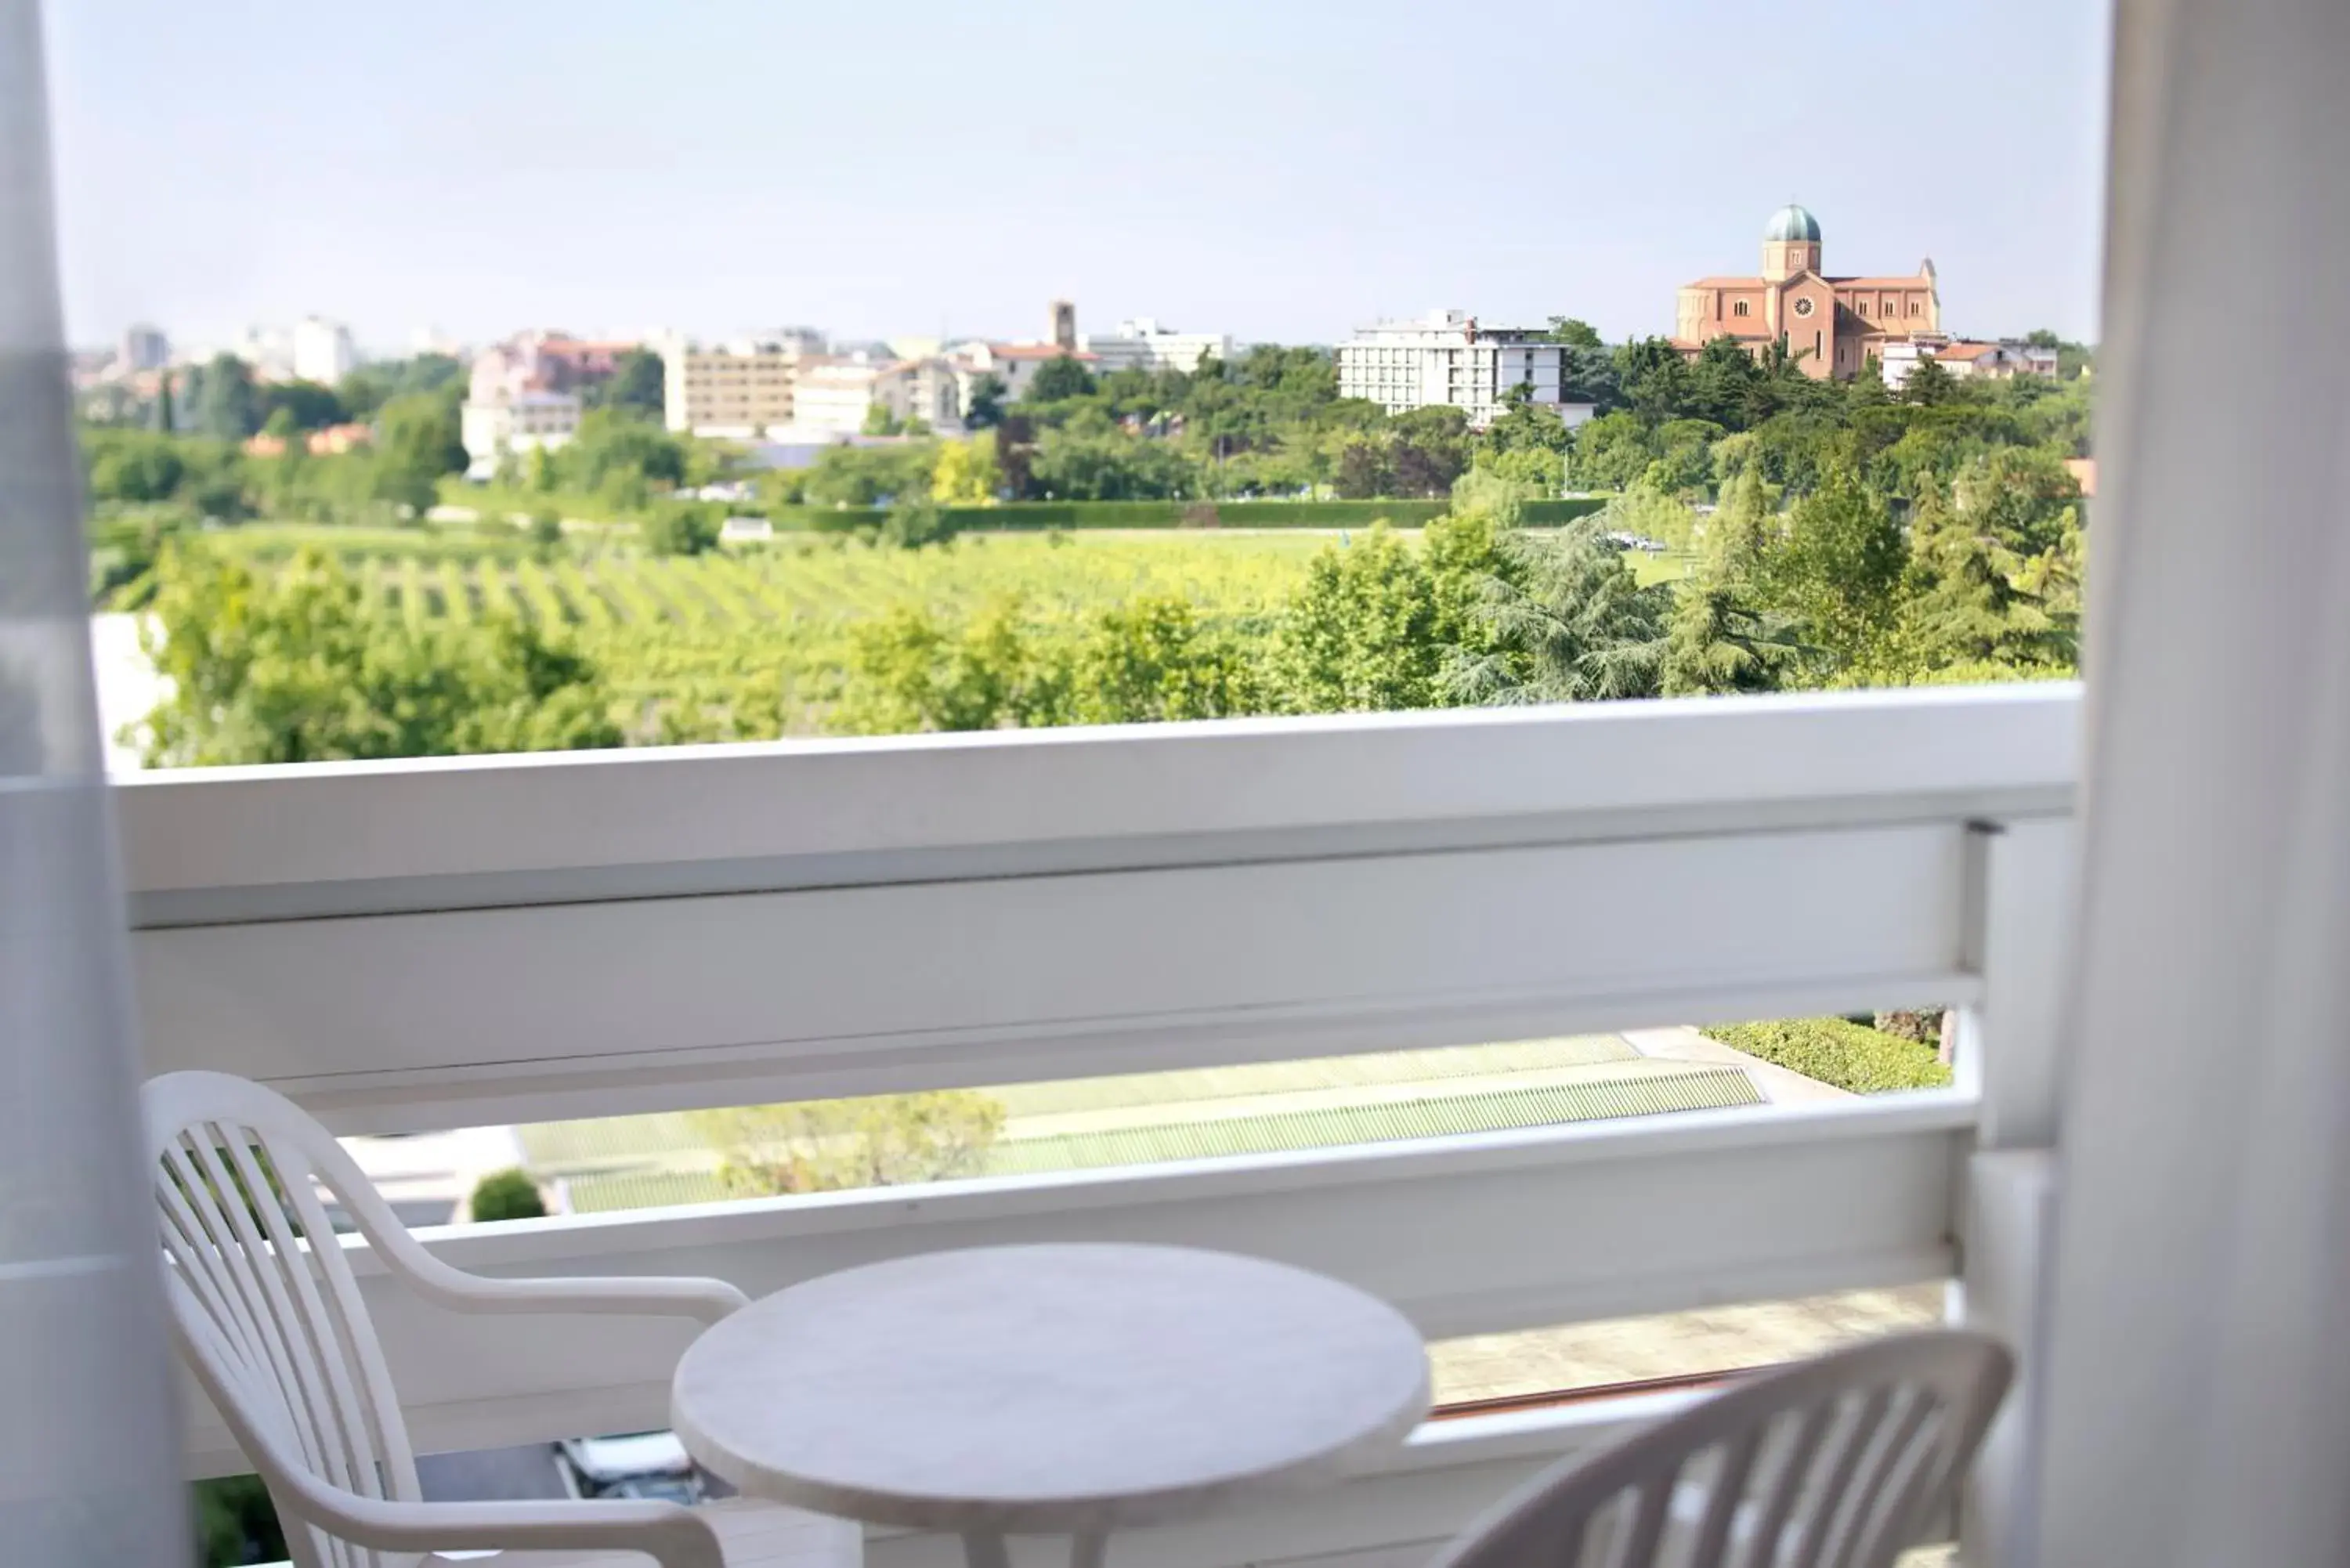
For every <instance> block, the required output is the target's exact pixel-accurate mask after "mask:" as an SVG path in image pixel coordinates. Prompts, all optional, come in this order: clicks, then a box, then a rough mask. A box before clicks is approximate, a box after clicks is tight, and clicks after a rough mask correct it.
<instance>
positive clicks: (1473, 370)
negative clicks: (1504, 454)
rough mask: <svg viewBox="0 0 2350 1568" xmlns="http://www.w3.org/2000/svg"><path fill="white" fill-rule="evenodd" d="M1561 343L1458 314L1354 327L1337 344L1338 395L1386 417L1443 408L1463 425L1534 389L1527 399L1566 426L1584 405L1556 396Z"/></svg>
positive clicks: (1483, 419) (1485, 419)
mask: <svg viewBox="0 0 2350 1568" xmlns="http://www.w3.org/2000/svg"><path fill="white" fill-rule="evenodd" d="M1563 354H1564V350H1563V348H1561V346H1560V345H1558V344H1556V343H1554V342H1552V341H1551V340H1550V339H1549V337H1547V336H1546V335H1545V334H1544V333H1542V332H1540V331H1538V330H1535V329H1534V328H1531V327H1480V326H1478V325H1477V318H1476V317H1473V316H1471V315H1469V314H1468V313H1467V312H1465V311H1460V310H1435V311H1430V313H1429V314H1428V315H1426V316H1424V317H1419V319H1418V320H1413V321H1382V322H1380V323H1378V325H1377V326H1375V327H1360V328H1357V331H1356V333H1355V335H1354V336H1353V337H1350V338H1348V339H1347V341H1346V342H1344V343H1341V344H1339V345H1338V395H1339V396H1340V397H1342V398H1362V399H1364V400H1367V401H1370V402H1374V403H1377V404H1378V405H1379V406H1380V407H1382V408H1384V409H1386V410H1387V411H1388V412H1389V413H1391V414H1399V413H1402V412H1403V411H1404V410H1407V409H1419V408H1426V407H1428V406H1430V405H1431V404H1435V405H1443V404H1447V403H1450V404H1451V405H1453V406H1454V407H1457V408H1461V409H1465V410H1468V413H1469V422H1470V423H1471V424H1472V425H1477V426H1483V425H1487V424H1491V423H1492V421H1493V418H1494V416H1495V415H1497V414H1499V413H1500V412H1501V411H1502V410H1503V407H1504V406H1505V403H1504V399H1505V397H1506V396H1507V394H1508V392H1509V390H1510V389H1512V388H1513V387H1517V386H1521V385H1523V386H1527V387H1530V388H1532V389H1533V392H1534V401H1535V402H1537V403H1541V404H1543V405H1544V406H1546V407H1549V408H1554V409H1556V410H1558V412H1559V414H1560V416H1561V417H1562V418H1564V419H1565V421H1566V422H1567V423H1568V424H1569V425H1570V426H1573V425H1579V424H1581V423H1582V422H1583V421H1586V420H1587V419H1589V418H1590V417H1591V414H1592V405H1590V404H1589V403H1570V402H1563V401H1561V400H1560V398H1559V387H1560V379H1561V374H1560V373H1561V359H1562V356H1563Z"/></svg>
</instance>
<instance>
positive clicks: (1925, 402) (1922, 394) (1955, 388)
mask: <svg viewBox="0 0 2350 1568" xmlns="http://www.w3.org/2000/svg"><path fill="white" fill-rule="evenodd" d="M1958 395H1959V384H1958V382H1957V381H1956V380H1955V379H1952V378H1951V375H1950V372H1949V371H1948V370H1946V369H1942V366H1941V362H1940V361H1939V360H1936V359H1920V360H1918V362H1917V363H1916V364H1915V365H1912V366H1911V367H1909V374H1908V378H1907V379H1904V380H1903V381H1902V383H1901V400H1902V401H1903V402H1905V403H1914V404H1916V405H1917V406H1918V407H1919V408H1926V409H1930V408H1935V407H1937V406H1939V405H1940V404H1943V403H1947V402H1950V400H1952V399H1954V398H1956V397H1957V396H1958Z"/></svg>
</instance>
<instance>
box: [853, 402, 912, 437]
mask: <svg viewBox="0 0 2350 1568" xmlns="http://www.w3.org/2000/svg"><path fill="white" fill-rule="evenodd" d="M905 428H906V426H905V424H904V422H903V421H900V420H899V418H898V416H897V415H895V414H893V413H891V412H890V411H889V404H887V403H868V404H867V405H866V407H865V420H864V422H863V423H862V424H860V425H859V426H858V434H859V435H869V436H893V435H898V434H900V433H901V432H903V431H904V430H905Z"/></svg>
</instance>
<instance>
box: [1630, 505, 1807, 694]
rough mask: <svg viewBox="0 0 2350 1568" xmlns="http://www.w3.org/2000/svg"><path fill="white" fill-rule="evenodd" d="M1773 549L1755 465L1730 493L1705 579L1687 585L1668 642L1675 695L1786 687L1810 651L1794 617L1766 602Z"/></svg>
mask: <svg viewBox="0 0 2350 1568" xmlns="http://www.w3.org/2000/svg"><path fill="white" fill-rule="evenodd" d="M1771 544H1772V535H1771V518H1770V514H1769V511H1768V509H1767V505H1766V503H1765V500H1764V497H1763V476H1762V475H1761V474H1760V473H1758V472H1756V471H1755V470H1754V469H1753V468H1752V467H1751V466H1750V467H1748V468H1747V469H1746V470H1745V471H1744V472H1741V473H1740V474H1739V475H1738V477H1737V478H1735V479H1733V480H1732V481H1731V483H1730V484H1729V486H1728V487H1727V488H1726V489H1725V490H1724V491H1723V492H1722V497H1721V507H1720V508H1719V509H1718V510H1717V511H1716V512H1715V513H1714V514H1713V519H1712V522H1711V524H1709V525H1708V527H1707V529H1706V535H1705V555H1704V558H1703V560H1702V562H1701V564H1700V566H1699V569H1698V573H1697V575H1696V576H1693V577H1691V578H1690V580H1689V581H1687V582H1685V583H1683V584H1682V585H1681V587H1680V591H1679V597H1678V598H1677V599H1676V601H1675V603H1674V606H1673V613H1672V618H1671V620H1670V622H1669V625H1668V628H1667V631H1666V639H1665V657H1664V669H1663V686H1664V693H1665V695H1666V696H1668V697H1683V696H1695V695H1700V694H1705V693H1714V692H1727V691H1775V690H1777V689H1778V687H1779V685H1780V684H1781V682H1782V680H1783V679H1784V677H1785V675H1786V674H1787V672H1789V671H1790V670H1793V669H1794V666H1795V665H1796V663H1797V662H1798V660H1799V659H1800V658H1801V656H1802V653H1803V648H1802V645H1801V643H1800V642H1799V641H1798V640H1797V639H1796V637H1795V632H1794V621H1793V620H1792V618H1789V617H1787V616H1785V615H1782V614H1780V613H1778V612H1776V611H1774V610H1772V609H1769V608H1767V607H1764V606H1763V604H1762V603H1761V594H1760V589H1759V581H1760V578H1761V576H1762V573H1763V566H1764V562H1765V557H1766V554H1767V552H1768V550H1769V548H1770V546H1771Z"/></svg>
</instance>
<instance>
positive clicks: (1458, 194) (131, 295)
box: [48, 0, 2106, 348]
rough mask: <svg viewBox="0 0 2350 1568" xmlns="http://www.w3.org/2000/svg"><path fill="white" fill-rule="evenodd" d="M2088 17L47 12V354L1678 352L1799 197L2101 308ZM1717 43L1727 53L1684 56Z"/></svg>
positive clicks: (1654, 11)
mask: <svg viewBox="0 0 2350 1568" xmlns="http://www.w3.org/2000/svg"><path fill="white" fill-rule="evenodd" d="M48 23H49V35H50V53H51V58H52V67H51V82H52V101H53V111H54V116H55V123H56V139H57V160H58V176H59V178H58V187H59V197H58V201H59V206H60V218H61V224H60V227H61V231H62V233H61V244H62V246H63V250H64V266H65V279H66V306H67V317H68V327H69V329H70V331H71V333H72V335H73V337H74V339H75V341H77V342H80V343H93V342H101V341H106V340H108V339H110V338H111V337H113V335H114V334H115V333H117V332H118V331H120V328H121V327H122V326H123V325H124V324H125V323H126V322H128V321H130V320H132V319H134V318H146V319H151V320H154V321H156V322H157V323H159V324H160V325H161V326H163V327H165V328H166V330H168V331H170V332H171V333H172V335H173V336H174V337H175V338H179V339H182V340H184V341H192V342H208V341H216V340H219V339H223V338H225V337H229V336H231V335H233V334H234V332H235V331H237V330H238V329H239V328H240V327H243V326H244V325H245V324H246V323H248V322H278V323H283V322H289V321H291V320H292V319H294V318H296V317H300V316H302V315H304V314H306V313H309V312H317V313H319V314H323V315H328V316H332V317H341V318H343V319H346V320H348V321H349V322H350V323H352V325H353V327H354V328H355V329H356V330H357V332H358V333H359V338H360V340H361V342H362V343H363V344H369V345H376V346H381V347H386V348H400V347H402V346H404V345H405V343H406V341H407V338H408V335H409V332H410V330H411V328H412V327H420V326H423V325H427V324H431V325H434V326H438V327H442V328H443V329H444V330H447V331H450V332H453V333H455V334H457V335H458V336H460V337H465V338H468V339H473V340H481V339H484V338H487V337H494V336H497V335H501V334H503V333H504V332H507V331H511V330H514V329H515V328H518V327H525V326H551V327H569V328H571V329H573V330H575V331H582V332H587V331H598V330H605V329H615V330H641V329H645V328H650V327H660V326H674V327H682V328H685V329H687V330H691V331H696V332H702V333H725V332H730V331H735V330H741V329H744V328H749V327H759V326H767V325H775V324H781V323H786V322H807V323H811V324H814V325H816V326H818V327H824V328H826V329H827V330H829V331H831V332H833V333H835V334H837V335H843V336H851V335H853V336H887V335H890V334H895V333H929V332H936V331H938V330H940V329H941V327H945V328H947V329H948V330H950V331H951V332H954V333H979V332H989V333H993V334H997V335H1000V336H1007V337H1033V336H1035V335H1038V334H1039V333H1041V332H1042V330H1043V328H1044V302H1045V300H1046V298H1048V297H1049V296H1055V295H1067V296H1071V297H1073V298H1075V299H1076V301H1077V302H1078V307H1079V319H1080V325H1081V326H1083V327H1089V328H1100V327H1107V326H1109V325H1111V324H1112V323H1113V322H1114V321H1115V320H1116V319H1117V318H1118V317H1123V316H1128V315H1138V314H1140V315H1151V316H1156V317H1159V319H1160V320H1161V321H1163V322H1167V323H1170V324H1173V325H1177V326H1180V327H1185V328H1187V329H1195V330H1223V331H1229V332H1232V333H1233V334H1235V335H1236V336H1238V337H1242V338H1243V339H1244V340H1255V339H1276V340H1282V341H1291V342H1328V341H1332V340H1334V339H1336V338H1337V337H1342V336H1343V335H1344V334H1345V333H1346V331H1347V329H1348V328H1349V327H1352V326H1354V325H1356V324H1357V323H1359V322H1363V321H1367V320H1370V319H1373V318H1376V317H1389V316H1401V315H1416V314H1418V313H1419V312H1421V311H1424V310H1427V309H1429V308H1430V307H1431V306H1445V305H1450V306H1462V307H1464V308H1468V309H1471V310H1474V311H1476V312H1478V313H1479V314H1480V315H1481V316H1482V317H1485V318H1487V319H1489V320H1495V321H1503V320H1510V321H1527V322H1532V323H1539V322H1540V320H1541V319H1542V318H1543V317H1545V316H1548V315H1552V314H1564V315H1578V316H1583V317H1588V318H1589V319H1590V320H1592V321H1593V322H1595V323H1596V325H1597V326H1599V327H1600V328H1601V329H1602V330H1603V331H1604V332H1606V333H1607V335H1608V336H1609V337H1611V338H1614V337H1621V336H1623V335H1625V334H1627V333H1634V332H1640V333H1646V332H1665V331H1669V330H1670V328H1671V326H1672V302H1673V288H1674V286H1676V285H1677V284H1679V283H1681V282H1683V281H1685V280H1686V279H1688V278H1690V277H1694V276H1697V275H1701V274H1705V273H1711V272H1745V271H1750V270H1752V268H1753V266H1754V265H1755V264H1756V261H1757V253H1758V250H1759V244H1760V236H1761V233H1762V228H1763V221H1764V219H1765V218H1766V217H1767V216H1768V215H1769V213H1771V211H1772V210H1773V208H1774V207H1776V206H1777V205H1778V204H1779V203H1780V202H1783V201H1785V200H1786V199H1787V198H1788V197H1789V196H1791V195H1792V196H1794V197H1797V198H1799V199H1801V200H1802V201H1803V202H1804V203H1805V204H1806V205H1807V206H1809V207H1810V208H1811V209H1812V210H1813V211H1814V213H1817V214H1818V215H1819V218H1820V222H1821V224H1822V227H1823V228H1824V230H1825V245H1826V264H1827V270H1828V271H1830V272H1889V271H1906V270H1908V269H1909V268H1910V267H1913V266H1915V265H1917V262H1918V258H1919V257H1920V256H1922V255H1929V254H1930V255H1931V256H1932V257H1933V258H1934V261H1935V264H1936V265H1937V267H1938V268H1939V271H1940V275H1941V278H1942V299H1943V306H1944V316H1945V323H1946V325H1948V326H1950V327H1954V328H1956V329H1958V330H1960V331H1967V332H1978V333H2000V332H2007V333H2020V332H2022V331H2024V330H2025V329H2027V328H2030V327H2038V326H2053V327H2057V328H2058V329H2059V330H2061V331H2063V332H2064V334H2065V335H2066V336H2068V337H2086V336H2090V335H2092V334H2094V332H2095V293H2096V265H2097V261H2096V249H2097V228H2098V222H2099V202H2100V194H2099V192H2100V182H2101V168H2100V164H2101V160H2102V146H2103V140H2104V119H2105V52H2106V5H2105V4H2104V0H1942V3H1940V4H1926V3H1923V0H1892V3H1888V0H1802V3H1794V4H1784V5H1763V4H1757V3H1754V0H1712V3H1704V0H1617V3H1615V4H1609V5H1594V4H1588V3H1586V0H1549V3H1548V4H1541V3H1533V4H1518V3H1496V4H1476V3H1466V0H1453V3H1451V4H1435V3H1430V0H1408V3H1407V0H1344V3H1336V0H1315V3H1312V4H1305V3H1298V0H1289V3H1283V0H1256V3H1254V4H1249V3H1247V0H1240V3H1234V4H1226V3H1223V0H1189V3H1187V4H1181V5H1149V6H1145V5H1124V4H1118V3H1115V0H1108V3H1106V0H962V3H941V0H880V3H878V4H877V3H867V4H859V5H812V4H806V3H796V0H764V3H759V0H744V3H734V0H671V3H669V4H660V5H656V4H652V3H650V0H640V3H638V4H629V5H619V4H606V3H600V0H566V3H561V4H556V3H552V0H399V3H398V4H393V5H344V4H324V5H286V4H279V5H259V4H241V3H236V0H212V3H208V4H203V5H190V4H187V3H186V0H51V3H50V4H49V5H48ZM1711 61H1719V62H1720V63H1709V62H1711Z"/></svg>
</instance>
